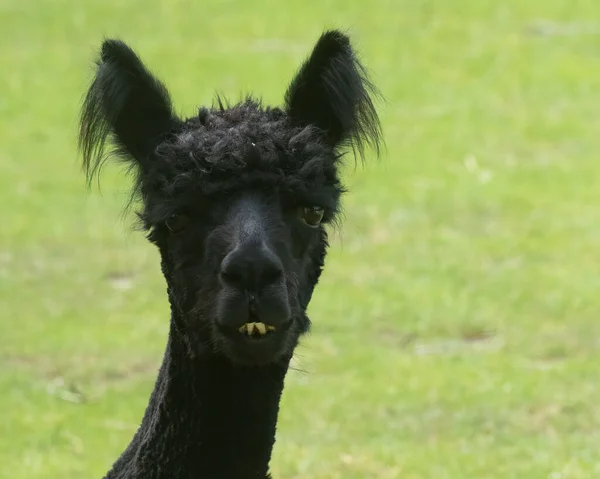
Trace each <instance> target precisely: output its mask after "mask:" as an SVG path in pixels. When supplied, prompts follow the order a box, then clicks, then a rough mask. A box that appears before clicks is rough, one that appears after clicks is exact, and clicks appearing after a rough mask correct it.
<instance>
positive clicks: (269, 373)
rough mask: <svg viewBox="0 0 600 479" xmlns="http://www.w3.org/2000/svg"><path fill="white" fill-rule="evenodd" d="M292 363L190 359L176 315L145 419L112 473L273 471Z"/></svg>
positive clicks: (183, 478) (213, 475) (198, 478)
mask: <svg viewBox="0 0 600 479" xmlns="http://www.w3.org/2000/svg"><path fill="white" fill-rule="evenodd" d="M287 366H288V364H287V362H286V363H285V364H273V365H269V366H265V367H260V368H243V367H236V366H234V365H232V364H231V362H229V361H228V360H227V359H226V358H223V357H220V356H216V355H206V356H204V357H198V358H191V357H190V356H189V354H188V353H187V351H186V349H185V345H184V343H183V341H182V340H181V338H180V337H179V333H177V331H176V328H175V327H174V325H173V322H171V332H170V334H169V342H168V345H167V349H166V352H165V356H164V359H163V363H162V366H161V369H160V372H159V376H158V379H157V381H156V385H155V388H154V391H153V393H152V396H151V398H150V403H149V405H148V408H147V410H146V413H145V415H144V419H143V421H142V424H141V426H140V428H139V430H138V432H137V433H136V435H135V437H134V439H133V441H132V442H131V444H130V445H129V447H128V448H127V450H126V451H125V453H123V455H122V456H121V458H119V460H118V461H117V462H116V463H115V465H114V467H113V469H112V470H111V471H110V472H109V474H108V475H107V476H106V479H124V478H127V479H130V478H131V479H133V478H144V479H163V478H164V479H167V478H169V479H172V478H177V479H188V478H190V479H191V478H194V479H224V478H227V479H238V478H239V479H242V478H244V479H254V478H256V479H259V478H260V479H264V478H266V477H268V475H267V471H268V465H269V460H270V457H271V451H272V448H273V445H274V442H275V427H276V422H277V414H278V410H279V401H280V397H281V393H282V391H283V385H284V378H285V374H286V371H287Z"/></svg>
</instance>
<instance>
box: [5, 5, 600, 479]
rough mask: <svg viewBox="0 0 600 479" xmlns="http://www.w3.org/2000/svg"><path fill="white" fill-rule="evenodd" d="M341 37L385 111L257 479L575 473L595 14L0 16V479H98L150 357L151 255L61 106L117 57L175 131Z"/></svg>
mask: <svg viewBox="0 0 600 479" xmlns="http://www.w3.org/2000/svg"><path fill="white" fill-rule="evenodd" d="M330 26H336V27H342V28H350V29H351V31H352V32H353V34H354V38H355V42H356V44H357V46H358V47H359V48H360V51H361V52H362V55H363V58H364V59H365V62H366V63H367V65H368V66H369V67H370V69H371V71H372V73H373V77H374V79H375V81H376V83H377V84H378V85H379V87H380V88H381V90H382V92H383V94H384V95H385V97H386V100H387V101H386V103H385V104H381V116H382V121H383V125H384V132H385V136H386V142H387V150H386V152H385V156H384V158H383V161H382V162H380V163H376V162H370V163H369V164H368V165H367V166H366V167H365V168H358V169H356V170H353V169H348V172H347V175H346V178H347V183H348V185H349V186H350V188H351V189H352V193H351V194H349V195H348V196H347V198H346V199H345V213H346V222H345V226H344V229H343V231H342V234H340V235H337V236H336V237H335V239H334V241H333V244H332V249H331V252H330V255H329V259H328V265H327V268H326V273H325V275H324V278H323V281H322V284H321V285H320V286H319V288H318V291H317V293H316V295H315V297H314V299H313V302H312V304H311V308H310V310H311V317H312V319H313V322H314V329H313V333H312V335H311V336H310V337H309V338H307V339H306V340H305V341H304V342H303V344H302V346H301V348H300V349H299V350H298V357H297V360H298V364H299V369H301V370H302V371H292V372H290V374H289V376H288V381H287V387H286V391H285V393H284V399H283V404H282V412H281V416H280V421H279V426H278V436H277V445H276V448H275V451H274V458H273V461H272V468H273V472H274V476H275V478H276V479H284V478H287V479H292V478H302V479H325V478H331V479H337V478H349V479H353V478H356V479H359V478H378V479H379V478H380V479H391V478H403V479H404V478H406V479H419V478H423V479H424V478H431V479H463V478H464V479H492V478H494V479H496V478H498V479H508V478H519V479H538V478H539V479H542V478H543V479H582V478H586V479H591V478H597V477H600V369H599V366H598V365H599V364H600V316H599V311H600V294H599V292H600V274H599V270H600V263H599V262H598V261H597V258H598V255H599V251H600V249H599V248H600V159H599V156H598V155H599V152H600V3H598V1H597V0H570V1H566V0H505V1H504V2H496V1H491V0H395V1H391V0H387V1H386V0H370V1H368V2H366V1H365V2H363V1H361V0H345V1H342V0H337V1H320V2H303V1H299V0H290V1H287V2H275V1H267V0H264V1H251V0H237V1H233V0H226V1H222V0H205V1H197V2H191V1H183V0H144V1H142V0H133V1H129V2H119V1H116V0H102V1H97V0H94V1H86V2H82V1H75V0H55V1H50V0H36V1H35V2H33V1H29V2H28V1H17V0H0V44H1V45H2V48H1V49H0V70H1V71H2V73H1V74H0V204H1V205H2V215H1V217H2V218H1V223H0V477H1V478H3V479H4V478H6V479H42V478H43V479H58V478H61V479H75V478H100V477H102V475H103V473H104V472H105V471H106V470H107V469H108V467H109V466H110V465H111V463H112V461H113V460H114V459H116V457H117V456H118V454H119V453H120V452H121V451H122V449H123V448H124V447H125V445H126V444H127V443H128V441H129V440H130V438H131V436H132V434H133V432H134V431H135V429H136V426H137V424H138V423H139V421H140V418H141V415H142V413H143V410H144V407H145V405H146V401H147V399H148V395H149V393H150V391H151V388H152V386H153V380H154V378H155V375H156V368H157V366H158V364H159V362H160V360H161V357H162V353H163V347H164V344H165V341H166V334H167V322H168V307H167V301H166V295H165V286H164V283H163V279H162V277H161V275H160V270H159V262H158V255H157V253H156V251H155V250H154V249H153V248H152V247H151V246H150V245H149V244H147V243H146V242H145V240H144V239H143V238H142V236H141V235H140V234H138V233H137V232H135V231H133V230H132V228H131V224H132V221H133V218H132V217H131V216H125V217H123V216H122V214H121V213H122V207H123V205H124V202H125V201H126V199H127V196H126V195H127V187H128V181H127V178H126V177H125V176H124V175H123V172H122V170H119V169H118V168H116V167H115V168H107V169H105V174H104V177H103V180H104V181H103V187H102V191H101V192H99V191H98V189H94V190H92V192H91V193H89V194H88V193H86V190H85V185H84V179H83V176H82V174H81V172H80V170H79V165H78V163H77V161H78V160H77V157H76V151H75V139H76V124H77V108H78V106H79V102H80V99H81V95H82V94H83V92H84V89H85V87H86V86H87V83H88V81H89V79H90V75H91V72H92V66H91V61H92V58H93V55H94V53H95V51H96V49H97V48H98V46H99V44H100V42H101V39H102V37H103V36H105V35H106V36H112V35H116V36H120V37H121V38H123V39H125V40H127V41H128V42H130V43H131V44H132V45H133V46H134V47H135V48H136V49H137V50H138V52H139V53H140V54H141V56H142V58H143V59H144V60H145V61H147V63H148V64H149V65H150V66H151V67H152V69H153V70H154V71H155V72H156V73H157V74H158V75H159V76H161V77H162V78H163V79H164V80H165V81H166V83H167V84H168V85H169V86H170V88H171V90H172V94H173V97H174V100H175V102H176V104H177V108H178V110H179V111H180V112H181V113H183V114H187V115H191V114H193V113H194V110H195V108H196V107H197V106H198V105H200V104H207V103H210V102H211V101H212V98H213V95H214V92H215V90H218V91H220V92H221V93H223V94H225V95H226V96H228V97H230V98H232V99H237V98H238V97H239V96H240V95H241V94H242V93H244V92H247V91H256V92H260V93H262V94H263V95H264V98H265V100H266V101H268V102H269V103H280V100H281V98H282V94H283V92H284V90H285V87H286V86H287V82H288V80H289V79H290V78H291V76H292V74H293V72H294V70H295V68H296V67H297V66H298V64H299V62H300V61H301V60H302V59H303V58H304V56H305V55H306V54H307V53H308V52H309V50H310V48H311V47H312V45H313V42H314V41H315V40H316V38H317V36H318V35H319V33H320V32H321V30H322V29H323V28H325V27H330Z"/></svg>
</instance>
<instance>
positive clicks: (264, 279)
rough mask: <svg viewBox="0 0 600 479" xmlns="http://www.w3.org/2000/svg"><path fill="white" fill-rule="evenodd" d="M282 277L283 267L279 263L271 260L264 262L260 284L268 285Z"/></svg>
mask: <svg viewBox="0 0 600 479" xmlns="http://www.w3.org/2000/svg"><path fill="white" fill-rule="evenodd" d="M282 277H283V269H282V268H281V267H280V265H279V264H277V263H275V262H273V263H270V264H266V265H265V267H264V269H263V270H262V272H261V275H260V280H259V282H260V284H262V285H269V284H273V283H277V282H279V281H281V279H282Z"/></svg>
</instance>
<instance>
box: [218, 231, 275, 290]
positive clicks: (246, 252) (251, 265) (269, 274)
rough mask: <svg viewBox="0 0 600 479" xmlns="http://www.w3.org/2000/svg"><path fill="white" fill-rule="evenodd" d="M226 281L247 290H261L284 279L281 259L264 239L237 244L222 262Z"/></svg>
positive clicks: (223, 276) (223, 278)
mask: <svg viewBox="0 0 600 479" xmlns="http://www.w3.org/2000/svg"><path fill="white" fill-rule="evenodd" d="M221 279H222V280H223V282H224V283H226V284H228V285H231V286H235V287H237V288H240V289H244V290H246V291H256V292H258V291H260V290H262V289H264V288H266V287H268V286H270V285H273V284H276V283H281V281H282V280H283V265H282V264H281V260H280V259H279V258H278V256H277V255H276V254H275V252H274V251H273V250H272V249H270V248H269V247H268V246H267V245H266V244H265V243H264V242H263V241H260V242H249V243H245V244H241V245H239V246H237V247H236V248H235V249H234V250H233V251H231V252H230V253H229V254H228V255H227V256H225V258H224V259H223V261H222V263H221Z"/></svg>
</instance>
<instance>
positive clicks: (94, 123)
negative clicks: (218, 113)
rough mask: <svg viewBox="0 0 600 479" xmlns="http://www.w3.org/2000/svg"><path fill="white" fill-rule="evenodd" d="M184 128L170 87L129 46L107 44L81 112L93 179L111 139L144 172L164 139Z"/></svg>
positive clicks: (114, 42) (82, 136) (85, 159)
mask: <svg viewBox="0 0 600 479" xmlns="http://www.w3.org/2000/svg"><path fill="white" fill-rule="evenodd" d="M178 124H179V120H178V119H177V118H176V116H175V114H174V113H173V110H172V107H171V100H170V97H169V93H168V92H167V89H166V88H165V87H164V85H163V84H162V83H161V82H160V81H159V80H158V79H156V78H155V77H154V76H153V75H152V74H151V73H150V72H149V71H148V70H147V69H146V67H145V66H144V64H143V63H142V61H141V60H140V59H139V58H138V56H137V55H136V54H135V53H134V51H133V50H131V48H129V47H128V46H127V45H126V44H125V43H123V42H121V41H119V40H105V41H104V43H103V44H102V50H101V53H100V58H99V59H98V68H97V70H96V75H95V78H94V80H93V82H92V84H91V85H90V87H89V90H88V92H87V95H86V97H85V100H84V103H83V107H82V110H81V121H80V131H79V148H80V150H81V151H82V154H83V162H84V167H85V169H86V171H87V174H88V178H91V176H93V174H94V173H95V172H96V170H97V168H98V167H99V166H100V164H101V162H102V160H103V159H104V155H103V152H104V146H105V143H106V141H107V139H108V136H109V135H111V136H112V140H113V143H114V144H115V146H116V154H117V155H118V156H119V157H121V158H122V159H123V160H125V161H128V162H131V163H133V165H132V166H134V167H135V168H136V169H137V170H138V171H141V172H143V171H145V170H146V169H147V168H148V167H150V163H149V162H150V157H151V153H152V151H153V150H154V148H156V146H157V145H158V144H159V143H160V141H161V139H162V137H163V135H165V134H166V133H168V132H169V131H170V130H171V129H173V128H174V127H175V126H177V125H178Z"/></svg>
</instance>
